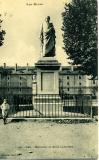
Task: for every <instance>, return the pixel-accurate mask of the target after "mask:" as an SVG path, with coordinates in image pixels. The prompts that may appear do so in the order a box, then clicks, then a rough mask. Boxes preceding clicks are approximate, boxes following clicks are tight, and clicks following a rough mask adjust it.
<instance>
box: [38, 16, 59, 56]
mask: <svg viewBox="0 0 99 160" xmlns="http://www.w3.org/2000/svg"><path fill="white" fill-rule="evenodd" d="M55 38H56V36H55V29H54V26H53V24H52V23H51V22H50V16H47V17H46V19H45V23H44V24H43V25H42V29H41V35H40V40H41V46H42V53H43V57H54V56H55Z"/></svg>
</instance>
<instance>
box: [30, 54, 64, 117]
mask: <svg viewBox="0 0 99 160" xmlns="http://www.w3.org/2000/svg"><path fill="white" fill-rule="evenodd" d="M60 66H61V64H60V63H59V62H58V61H57V60H56V58H55V57H43V58H41V59H40V60H39V61H38V62H37V63H36V64H35V67H36V69H37V94H36V95H35V96H33V105H34V109H35V110H36V111H37V112H38V113H41V115H42V114H44V115H46V116H52V114H53V115H55V114H56V113H59V112H60V111H61V110H63V107H62V102H61V100H60V96H59V70H60ZM60 113H61V112H60Z"/></svg>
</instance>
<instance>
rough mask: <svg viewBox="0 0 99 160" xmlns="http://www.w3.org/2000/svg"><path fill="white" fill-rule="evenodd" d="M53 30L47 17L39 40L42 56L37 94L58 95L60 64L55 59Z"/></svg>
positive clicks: (38, 73) (37, 64) (37, 66)
mask: <svg viewBox="0 0 99 160" xmlns="http://www.w3.org/2000/svg"><path fill="white" fill-rule="evenodd" d="M55 38H56V36H55V29H54V26H53V23H51V22H50V16H47V17H46V19H45V22H44V23H43V25H42V29H41V34H40V40H41V47H42V56H41V58H40V60H39V61H38V62H37V63H36V64H35V67H36V68H37V94H59V69H60V65H61V64H60V63H59V62H58V61H57V60H56V58H55Z"/></svg>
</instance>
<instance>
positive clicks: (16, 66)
mask: <svg viewBox="0 0 99 160" xmlns="http://www.w3.org/2000/svg"><path fill="white" fill-rule="evenodd" d="M17 68H18V65H17V63H16V65H15V71H17Z"/></svg>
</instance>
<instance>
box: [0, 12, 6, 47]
mask: <svg viewBox="0 0 99 160" xmlns="http://www.w3.org/2000/svg"><path fill="white" fill-rule="evenodd" d="M0 16H1V15H0ZM2 22H3V21H2V20H1V19H0V46H2V45H3V40H4V35H5V33H6V32H5V31H4V30H2V29H1V23H2Z"/></svg>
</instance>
